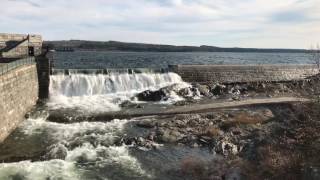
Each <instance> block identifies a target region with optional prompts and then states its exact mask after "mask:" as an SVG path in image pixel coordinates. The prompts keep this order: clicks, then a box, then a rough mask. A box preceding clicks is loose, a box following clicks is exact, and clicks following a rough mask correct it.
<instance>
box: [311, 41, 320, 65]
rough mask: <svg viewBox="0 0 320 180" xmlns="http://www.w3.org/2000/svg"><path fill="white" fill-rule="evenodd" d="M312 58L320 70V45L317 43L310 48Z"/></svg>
mask: <svg viewBox="0 0 320 180" xmlns="http://www.w3.org/2000/svg"><path fill="white" fill-rule="evenodd" d="M309 52H310V59H311V60H312V61H313V62H314V64H316V65H317V68H318V70H320V45H319V44H317V45H316V46H315V47H311V49H310V51H309Z"/></svg>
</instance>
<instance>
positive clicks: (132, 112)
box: [48, 97, 309, 123]
mask: <svg viewBox="0 0 320 180" xmlns="http://www.w3.org/2000/svg"><path fill="white" fill-rule="evenodd" d="M306 101H309V99H305V98H295V97H280V98H264V99H263V98H257V99H247V100H241V101H227V102H210V103H206V104H191V105H187V106H179V107H170V108H169V109H149V110H146V108H141V109H126V110H123V111H120V112H112V113H102V114H93V115H85V116H82V115H74V116H75V118H74V119H73V120H72V121H71V122H77V121H79V122H81V121H111V120H113V119H131V118H134V117H142V116H153V115H173V114H188V113H202V112H208V111H211V110H214V109H224V108H237V107H241V106H255V105H264V104H265V105H272V104H281V103H292V102H306ZM68 117H70V116H66V115H65V113H61V112H58V113H51V114H50V116H49V118H48V120H49V121H52V122H63V123H68V122H70V119H69V118H68Z"/></svg>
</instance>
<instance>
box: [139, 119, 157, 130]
mask: <svg viewBox="0 0 320 180" xmlns="http://www.w3.org/2000/svg"><path fill="white" fill-rule="evenodd" d="M155 124H156V123H155V122H154V121H152V120H143V121H139V122H137V126H138V127H141V128H153V127H155Z"/></svg>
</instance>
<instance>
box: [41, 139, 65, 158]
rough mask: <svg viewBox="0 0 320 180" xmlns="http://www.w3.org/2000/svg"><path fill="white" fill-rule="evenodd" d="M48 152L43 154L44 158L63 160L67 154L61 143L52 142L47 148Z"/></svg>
mask: <svg viewBox="0 0 320 180" xmlns="http://www.w3.org/2000/svg"><path fill="white" fill-rule="evenodd" d="M48 149H49V150H48V153H47V154H46V155H45V158H46V159H62V160H64V159H65V158H66V156H67V155H68V149H67V148H66V147H65V146H64V145H63V144H60V143H59V144H54V145H52V146H50V147H49V148H48Z"/></svg>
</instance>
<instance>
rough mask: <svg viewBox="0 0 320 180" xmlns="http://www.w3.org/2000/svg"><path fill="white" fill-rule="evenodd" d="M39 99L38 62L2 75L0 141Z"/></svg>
mask: <svg viewBox="0 0 320 180" xmlns="http://www.w3.org/2000/svg"><path fill="white" fill-rule="evenodd" d="M37 99H38V76H37V67H36V64H32V65H24V66H21V67H19V68H17V69H15V70H12V71H9V72H7V73H6V74H4V75H2V76H0V142H2V141H3V140H4V139H5V138H6V137H7V136H8V135H9V134H10V133H11V132H12V131H13V130H14V129H15V128H16V127H17V126H18V125H19V123H20V122H22V121H23V120H24V116H25V114H26V113H27V112H28V111H29V110H30V109H31V108H32V107H33V106H34V105H35V104H36V102H37Z"/></svg>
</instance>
